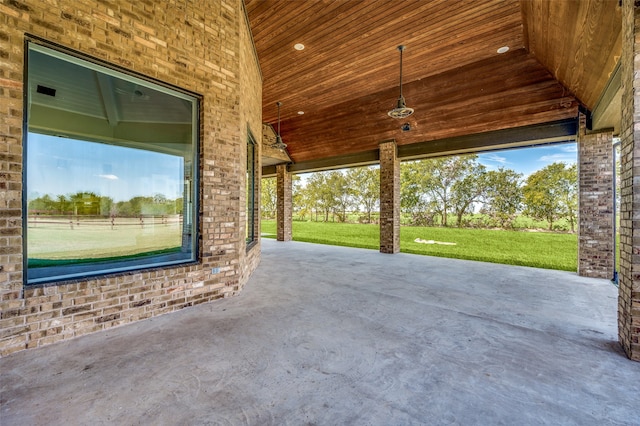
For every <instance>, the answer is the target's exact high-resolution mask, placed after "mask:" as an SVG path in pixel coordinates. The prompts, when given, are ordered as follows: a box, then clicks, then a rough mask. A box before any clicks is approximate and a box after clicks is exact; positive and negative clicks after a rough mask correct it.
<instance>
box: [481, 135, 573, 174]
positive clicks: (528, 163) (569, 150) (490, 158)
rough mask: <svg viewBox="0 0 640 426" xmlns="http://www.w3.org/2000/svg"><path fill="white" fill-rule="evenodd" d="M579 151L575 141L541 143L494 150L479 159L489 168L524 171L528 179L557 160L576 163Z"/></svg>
mask: <svg viewBox="0 0 640 426" xmlns="http://www.w3.org/2000/svg"><path fill="white" fill-rule="evenodd" d="M577 157H578V152H577V145H576V144H575V142H572V143H565V144H554V145H541V146H537V147H533V148H514V149H509V150H502V151H492V152H487V153H484V154H479V155H478V160H479V162H480V163H481V164H483V165H485V166H486V167H487V169H489V170H497V169H498V168H500V167H504V168H505V169H511V170H514V171H516V172H518V173H522V174H523V177H524V178H525V179H526V177H527V176H529V175H530V174H532V173H533V172H535V171H537V170H540V169H542V168H543V167H545V166H548V165H549V164H552V163H555V162H564V163H566V164H569V165H570V164H574V163H576V161H577Z"/></svg>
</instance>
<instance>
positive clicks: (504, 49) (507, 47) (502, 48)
mask: <svg viewBox="0 0 640 426" xmlns="http://www.w3.org/2000/svg"><path fill="white" fill-rule="evenodd" d="M508 51H509V46H502V47H501V48H500V49H498V53H507V52H508Z"/></svg>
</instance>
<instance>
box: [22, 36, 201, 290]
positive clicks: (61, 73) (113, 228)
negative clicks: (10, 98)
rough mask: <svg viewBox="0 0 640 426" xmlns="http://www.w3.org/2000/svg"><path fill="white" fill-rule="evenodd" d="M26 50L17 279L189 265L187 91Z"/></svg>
mask: <svg viewBox="0 0 640 426" xmlns="http://www.w3.org/2000/svg"><path fill="white" fill-rule="evenodd" d="M27 47H28V48H27V96H28V99H27V103H26V108H27V109H26V114H25V117H26V125H27V126H26V129H27V133H26V137H25V170H26V180H25V191H24V194H25V207H26V212H27V214H26V215H25V236H26V238H25V241H26V243H25V245H26V247H25V249H26V253H27V256H26V266H27V268H26V269H27V274H26V276H27V283H28V284H35V283H41V282H51V281H60V280H67V279H72V278H80V277H87V276H94V275H100V274H106V273H112V272H120V271H129V270H135V269H143V268H150V267H156V266H164V265H172V264H179V263H186V262H193V261H195V260H196V255H197V253H196V242H197V240H198V238H197V235H195V232H196V231H197V229H198V227H197V226H196V212H197V211H198V209H197V205H196V203H197V192H196V190H197V187H198V185H197V182H196V174H197V173H196V171H197V170H198V167H197V158H198V152H197V151H198V149H197V147H198V145H197V140H198V107H199V106H198V102H199V101H198V98H197V96H195V95H193V94H190V93H187V92H183V91H180V90H176V89H173V88H169V87H167V86H163V85H160V84H156V83H154V82H151V81H147V80H145V79H142V78H139V77H136V76H132V75H129V74H126V73H124V72H120V71H117V70H115V69H111V68H108V67H106V66H102V65H99V64H97V63H94V62H92V61H88V60H86V59H83V58H80V57H77V56H74V55H71V54H69V53H68V52H66V53H63V52H61V51H58V50H54V49H52V48H49V47H45V46H43V45H41V44H37V43H33V42H29V43H27Z"/></svg>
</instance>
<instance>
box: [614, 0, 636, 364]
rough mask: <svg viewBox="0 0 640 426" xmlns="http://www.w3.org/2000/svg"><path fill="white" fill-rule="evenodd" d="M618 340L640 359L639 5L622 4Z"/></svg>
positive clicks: (625, 349)
mask: <svg viewBox="0 0 640 426" xmlns="http://www.w3.org/2000/svg"><path fill="white" fill-rule="evenodd" d="M620 61H621V67H622V68H621V70H622V124H621V126H620V154H621V155H620V166H621V173H620V180H621V182H620V198H621V200H620V274H619V283H620V288H619V290H618V339H619V341H620V344H621V345H622V348H623V349H624V351H625V352H626V354H627V356H628V357H629V358H631V359H634V360H636V361H640V256H639V255H638V254H640V215H639V216H637V215H636V214H634V213H635V212H636V211H638V212H639V213H640V211H639V210H640V92H637V91H636V89H635V88H636V87H640V6H635V2H634V1H631V0H624V1H623V6H622V57H621V58H620Z"/></svg>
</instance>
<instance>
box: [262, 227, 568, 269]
mask: <svg viewBox="0 0 640 426" xmlns="http://www.w3.org/2000/svg"><path fill="white" fill-rule="evenodd" d="M379 229H380V228H379V226H378V225H359V224H345V223H323V222H293V239H294V240H295V241H305V242H310V243H318V244H330V245H337V246H348V247H360V248H368V249H375V250H377V249H379V247H380V235H379ZM262 233H263V236H265V237H267V238H275V234H276V222H275V221H273V220H263V221H262ZM416 239H421V240H426V241H434V242H440V243H455V245H445V244H420V243H417V242H415V240H416ZM400 250H401V251H402V252H404V253H415V254H423V255H428V256H439V257H451V258H456V259H468V260H479V261H483V262H492V263H504V264H508V265H522V266H532V267H536V268H545V269H560V270H565V271H576V270H577V267H578V266H577V262H578V261H577V258H578V237H577V235H576V234H563V233H548V232H526V231H504V230H487V229H458V228H429V227H408V226H405V227H402V229H401V231H400Z"/></svg>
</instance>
